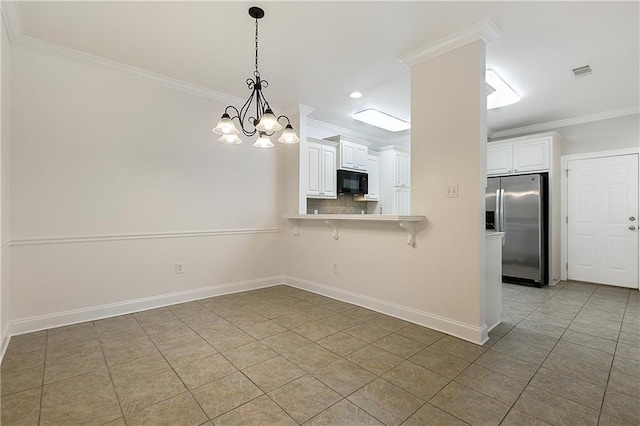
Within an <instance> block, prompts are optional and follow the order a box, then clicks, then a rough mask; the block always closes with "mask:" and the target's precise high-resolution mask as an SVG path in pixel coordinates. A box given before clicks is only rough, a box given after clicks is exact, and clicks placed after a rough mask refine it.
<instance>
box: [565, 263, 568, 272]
mask: <svg viewBox="0 0 640 426" xmlns="http://www.w3.org/2000/svg"><path fill="white" fill-rule="evenodd" d="M564 269H566V270H567V271H568V270H569V262H567V263H565V264H564Z"/></svg>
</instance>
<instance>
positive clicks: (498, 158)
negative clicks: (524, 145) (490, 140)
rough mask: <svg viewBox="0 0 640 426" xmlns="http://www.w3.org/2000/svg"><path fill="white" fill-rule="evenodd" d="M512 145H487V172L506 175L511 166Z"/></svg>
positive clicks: (509, 171)
mask: <svg viewBox="0 0 640 426" xmlns="http://www.w3.org/2000/svg"><path fill="white" fill-rule="evenodd" d="M512 164H513V147H512V146H511V145H504V146H491V144H489V146H488V147H487V174H488V175H506V174H509V173H511V171H512V169H513V167H512Z"/></svg>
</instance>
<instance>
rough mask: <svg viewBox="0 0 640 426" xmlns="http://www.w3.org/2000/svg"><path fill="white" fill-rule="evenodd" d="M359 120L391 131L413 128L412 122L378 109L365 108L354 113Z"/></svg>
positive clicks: (354, 116)
mask: <svg viewBox="0 0 640 426" xmlns="http://www.w3.org/2000/svg"><path fill="white" fill-rule="evenodd" d="M352 117H353V118H355V119H356V120H358V121H362V122H363V123H367V124H371V125H372V126H376V127H380V128H381V129H385V130H389V131H390V132H399V131H401V130H407V129H410V128H411V124H409V123H407V122H406V121H404V120H400V119H399V118H395V117H393V116H391V115H389V114H385V113H384V112H381V111H378V110H377V109H365V110H364V111H360V112H356V113H355V114H353V115H352Z"/></svg>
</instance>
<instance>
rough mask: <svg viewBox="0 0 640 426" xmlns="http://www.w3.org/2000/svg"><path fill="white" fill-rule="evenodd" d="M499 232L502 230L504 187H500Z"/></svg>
mask: <svg viewBox="0 0 640 426" xmlns="http://www.w3.org/2000/svg"><path fill="white" fill-rule="evenodd" d="M498 220H499V221H500V232H504V189H500V213H499V219H498Z"/></svg>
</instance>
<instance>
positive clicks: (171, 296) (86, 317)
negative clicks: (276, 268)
mask: <svg viewBox="0 0 640 426" xmlns="http://www.w3.org/2000/svg"><path fill="white" fill-rule="evenodd" d="M282 283H283V277H282V276H281V275H277V276H273V277H266V278H259V279H255V280H248V281H238V282H234V283H228V284H221V285H216V286H211V287H204V288H199V289H195V290H187V291H180V292H176V293H168V294H161V295H159V296H152V297H145V298H142V299H135V300H127V301H125V302H118V303H110V304H106V305H100V306H93V307H90V308H83V309H74V310H71V311H65V312H56V313H54V314H48V315H41V316H36V317H30V318H23V319H19V320H13V321H10V323H9V330H8V333H6V334H3V340H2V345H3V348H5V346H6V344H7V343H8V341H9V337H10V336H16V335H19V334H25V333H32V332H34V331H39V330H46V329H49V328H54V327H62V326H65V325H70V324H77V323H81V322H86V321H94V320H98V319H102V318H109V317H114V316H118V315H124V314H130V313H133V312H140V311H146V310H149V309H155V308H160V307H163V306H168V305H175V304H176V303H183V302H191V301H193V300H199V299H205V298H207V297H214V296H222V295H224V294H231V293H238V292H241V291H248V290H256V289H259V288H264V287H272V286H275V285H279V284H282ZM5 339H6V340H7V342H6V343H5V341H4V340H5ZM2 354H4V352H2Z"/></svg>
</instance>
